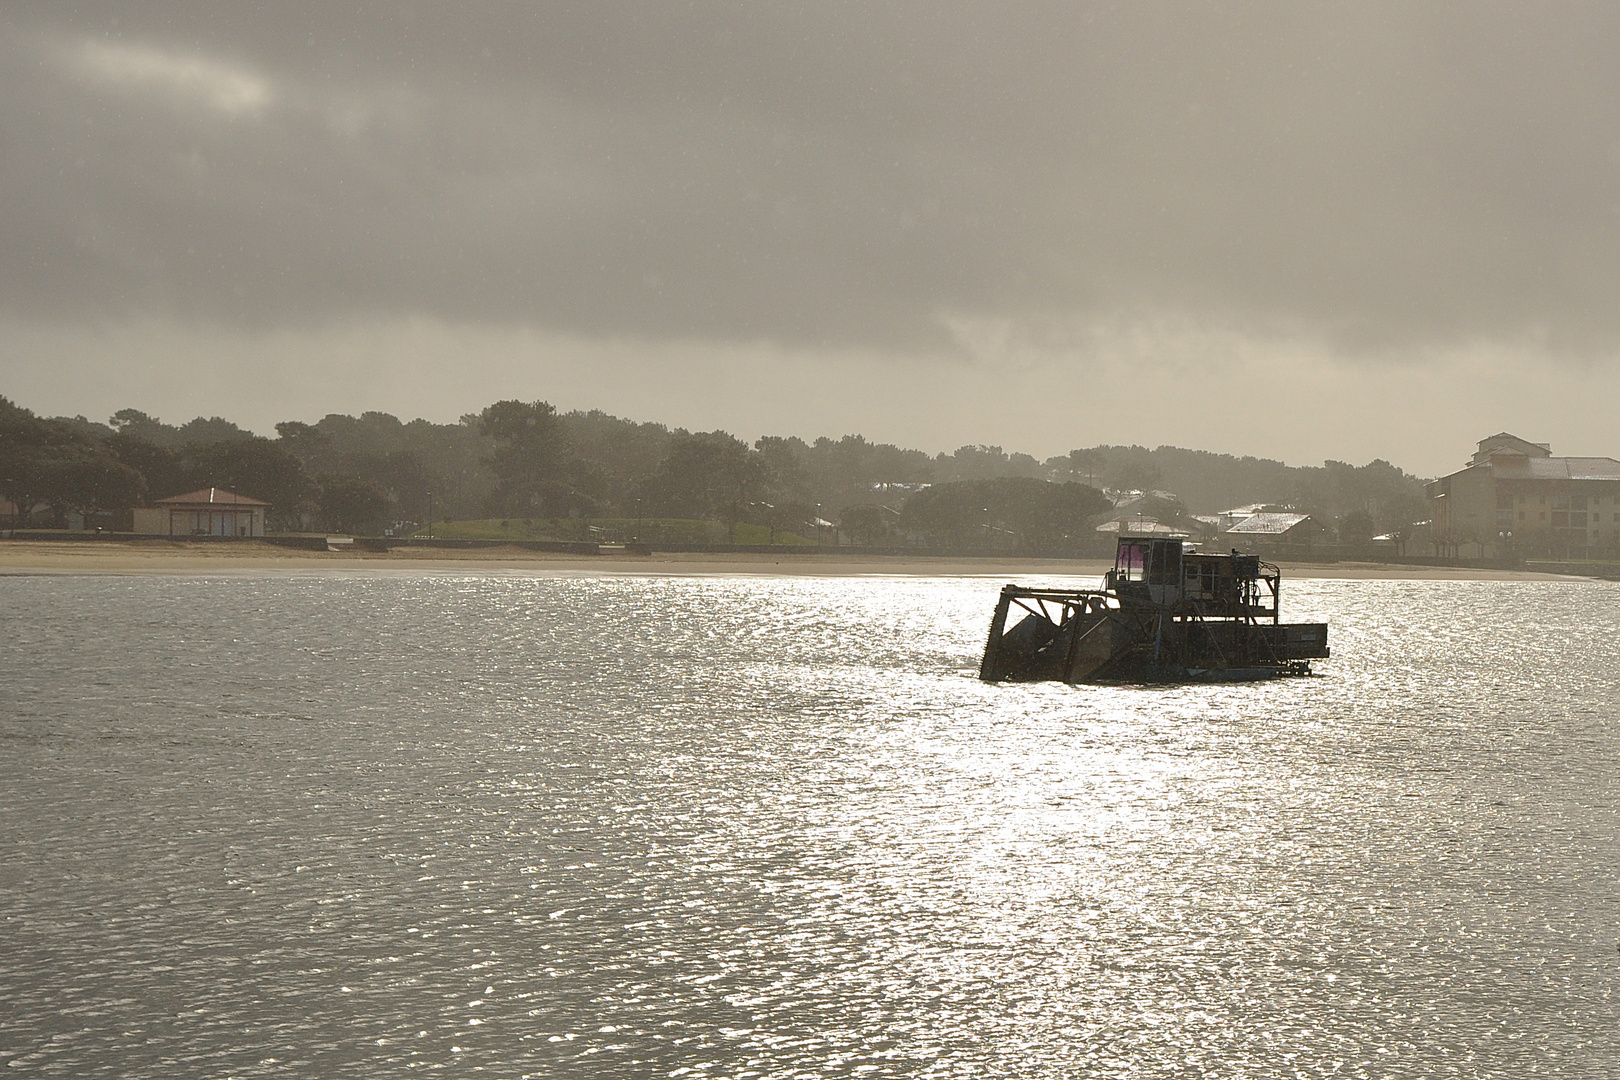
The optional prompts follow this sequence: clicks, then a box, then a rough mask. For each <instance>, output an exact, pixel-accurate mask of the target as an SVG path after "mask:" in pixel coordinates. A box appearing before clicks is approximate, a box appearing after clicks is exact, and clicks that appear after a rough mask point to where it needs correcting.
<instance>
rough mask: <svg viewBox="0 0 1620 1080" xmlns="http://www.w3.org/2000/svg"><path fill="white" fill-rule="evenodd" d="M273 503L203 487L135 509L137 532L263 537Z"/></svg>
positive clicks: (172, 534) (162, 534)
mask: <svg viewBox="0 0 1620 1080" xmlns="http://www.w3.org/2000/svg"><path fill="white" fill-rule="evenodd" d="M269 508H270V504H269V503H267V502H264V501H263V500H261V499H255V498H252V497H250V496H247V495H238V494H237V493H236V492H234V491H226V490H225V489H224V488H203V489H202V490H201V491H188V492H186V493H185V494H184V495H171V496H170V497H169V498H167V499H158V500H157V502H156V504H155V505H153V506H142V507H137V508H136V509H135V531H136V532H138V533H146V534H148V535H157V536H263V535H264V512H265V511H266V510H268V509H269Z"/></svg>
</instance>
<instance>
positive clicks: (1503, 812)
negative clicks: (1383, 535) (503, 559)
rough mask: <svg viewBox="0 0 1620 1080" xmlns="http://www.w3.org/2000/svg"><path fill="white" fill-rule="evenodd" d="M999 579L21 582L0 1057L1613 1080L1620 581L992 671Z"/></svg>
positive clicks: (7, 710) (266, 1068) (628, 1070)
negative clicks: (1222, 658)
mask: <svg viewBox="0 0 1620 1080" xmlns="http://www.w3.org/2000/svg"><path fill="white" fill-rule="evenodd" d="M999 584H1000V583H999V582H994V581H985V580H973V579H940V580H903V579H761V578H708V579H697V578H687V579H677V578H668V579H612V580H529V579H523V578H517V577H499V576H467V577H457V576H417V577H406V576H402V577H383V578H376V577H363V576H355V577H320V578H316V577H310V578H248V579H241V578H237V579H224V578H217V579H206V578H199V579H186V580H182V579H164V578H74V577H60V578H0V611H3V612H4V613H5V614H4V619H5V625H6V633H5V635H4V637H5V640H4V642H3V644H0V695H3V701H0V714H3V719H0V737H3V741H0V746H3V748H4V754H3V755H0V822H3V832H0V837H3V841H0V842H3V849H0V856H3V862H0V1055H4V1060H5V1061H6V1063H7V1064H8V1065H10V1066H12V1067H14V1068H17V1069H19V1070H20V1071H22V1072H24V1073H27V1072H34V1073H38V1074H42V1075H62V1076H87V1075H97V1074H102V1075H114V1076H177V1075H180V1076H240V1077H249V1076H265V1075H277V1074H283V1075H301V1076H317V1075H318V1076H375V1075H384V1074H387V1073H389V1072H393V1071H397V1070H398V1069H400V1068H402V1067H419V1068H446V1069H449V1070H450V1071H452V1072H457V1073H460V1072H469V1071H472V1070H473V1069H475V1068H480V1067H481V1068H485V1069H487V1070H488V1071H489V1072H491V1073H493V1074H495V1075H502V1076H515V1075H524V1074H533V1075H566V1076H582V1077H593V1076H601V1077H618V1076H667V1075H682V1076H704V1075H707V1076H749V1075H753V1076H764V1077H788V1076H823V1075H846V1074H849V1075H863V1076H867V1075H869V1076H983V1075H1001V1076H1031V1077H1034V1076H1041V1077H1047V1076H1060V1075H1071V1076H1078V1075H1087V1076H1155V1077H1156V1076H1167V1075H1169V1076H1174V1075H1184V1076H1202V1075H1209V1076H1250V1077H1285V1076H1286V1077H1295V1076H1325V1075H1333V1076H1346V1077H1363V1076H1365V1077H1375V1076H1376V1077H1382V1076H1444V1075H1457V1076H1469V1077H1472V1076H1503V1077H1510V1076H1512V1077H1517V1076H1526V1075H1535V1074H1540V1075H1553V1076H1576V1077H1605V1078H1607V1077H1612V1076H1613V1075H1615V1073H1614V1071H1613V1070H1614V1063H1615V1062H1616V1061H1620V1005H1617V1003H1616V1001H1615V999H1614V984H1615V976H1616V968H1617V964H1616V961H1617V960H1620V956H1617V954H1616V939H1617V937H1620V931H1617V930H1616V927H1617V926H1620V909H1617V908H1620V904H1617V888H1616V886H1617V885H1620V857H1617V848H1616V841H1615V837H1616V835H1617V825H1620V822H1617V820H1616V817H1617V812H1616V799H1615V792H1616V785H1615V780H1614V776H1615V762H1616V760H1617V754H1616V751H1617V750H1620V732H1617V727H1616V717H1617V715H1620V708H1617V706H1620V670H1617V669H1620V664H1617V663H1616V660H1617V656H1616V644H1615V642H1616V632H1617V630H1620V615H1617V614H1616V612H1617V610H1620V607H1617V603H1616V602H1617V600H1620V589H1617V588H1616V587H1615V586H1613V585H1598V584H1586V583H1528V582H1514V583H1495V582H1491V583H1474V582H1375V583H1366V582H1301V583H1296V582H1289V583H1287V585H1286V588H1285V594H1284V605H1285V611H1286V612H1287V614H1288V616H1289V617H1290V618H1294V619H1301V620H1303V619H1318V618H1326V619H1328V620H1329V621H1331V622H1332V624H1333V630H1332V635H1333V646H1334V650H1335V659H1334V660H1332V661H1329V662H1327V663H1325V664H1323V665H1321V667H1320V670H1321V673H1322V674H1321V677H1318V678H1312V679H1302V680H1289V681H1283V682H1278V683H1274V684H1261V685H1244V686H1200V687H1190V688H1168V689H1167V688H1151V689H1143V688H1068V687H1062V686H1055V685H1004V686H985V685H983V684H981V683H979V682H978V681H977V680H976V679H975V678H974V672H975V669H976V664H977V659H978V653H979V650H980V648H981V646H982V644H983V640H984V635H985V631H986V628H987V626H988V619H989V615H990V609H991V605H992V603H993V599H994V596H995V594H996V591H997V590H998V588H999Z"/></svg>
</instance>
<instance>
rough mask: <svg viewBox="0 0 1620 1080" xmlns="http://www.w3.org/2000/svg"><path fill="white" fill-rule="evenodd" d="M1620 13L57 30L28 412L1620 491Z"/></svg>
mask: <svg viewBox="0 0 1620 1080" xmlns="http://www.w3.org/2000/svg"><path fill="white" fill-rule="evenodd" d="M1617 46H1620V12H1616V11H1615V10H1613V9H1612V8H1609V7H1606V6H1602V5H1596V4H1589V5H1572V6H1566V7H1560V8H1559V9H1557V10H1556V11H1555V12H1552V13H1548V12H1546V11H1542V10H1537V9H1526V8H1522V7H1518V6H1514V5H1508V4H1485V5H1482V4H1467V5H1462V4H1455V5H1446V4H1436V5H1427V6H1424V7H1421V8H1411V7H1405V6H1401V5H1395V4H1369V5H1359V6H1356V7H1354V8H1328V9H1311V8H1300V7H1297V6H1294V5H1286V4H1275V5H1258V6H1249V7H1245V8H1242V9H1238V10H1234V9H1230V8H1223V7H1219V6H1213V5H1211V6H1187V5H1156V4H1143V5H1133V6H1131V7H1129V8H1126V9H1122V10H1120V9H1112V8H1108V7H1104V6H1101V5H1095V6H1091V5H1083V6H1077V7H1070V8H1062V9H1050V8H1043V7H1037V6H1004V5H998V6H997V7H995V8H993V9H991V8H983V7H977V6H973V5H967V4H930V5H927V6H926V7H924V6H920V5H895V6H889V7H884V8H880V9H873V8H870V7H867V6H862V5H835V4H828V5H817V6H813V7H810V8H800V7H793V6H787V5H757V4H751V5H730V4H713V5H700V6H696V7H692V8H688V9H683V10H680V11H677V10H676V9H673V8H669V9H666V8H649V9H613V8H606V9H604V8H599V7H596V6H591V5H579V6H569V5H554V6H548V7H547V8H545V9H544V10H543V11H532V10H529V9H526V8H524V7H522V6H519V5H507V4H483V5H475V6H470V7H458V8H456V9H448V8H438V7H434V6H422V7H420V8H417V7H414V6H412V5H409V4H405V5H394V6H387V7H357V8H353V9H342V10H338V9H332V8H330V7H328V6H324V5H284V6H278V7H276V8H275V9H273V10H269V9H252V8H239V7H224V8H221V7H217V6H212V5H204V4H151V5H142V6H141V7H139V8H128V7H123V6H117V5H104V6H97V5H90V6H82V5H75V6H71V7H70V6H67V5H40V6H30V7H27V8H22V9H13V10H10V11H8V12H7V13H6V14H5V15H4V16H3V17H0V91H3V94H0V137H3V138H4V140H5V142H4V145H5V147H6V153H5V154H4V155H0V178H3V183H4V190H5V191H6V192H7V194H8V198H7V199H6V200H5V201H4V203H0V230H3V235H4V236H5V239H6V255H5V256H4V257H3V258H0V393H4V394H6V395H7V396H9V397H12V398H13V399H14V400H16V401H18V402H19V403H20V404H22V405H25V406H27V407H29V408H32V409H34V410H36V411H38V412H42V413H68V414H77V413H83V414H84V415H86V416H90V417H92V418H96V419H103V418H105V416H107V415H109V414H110V413H111V412H112V411H114V410H116V409H119V408H124V407H134V408H138V409H141V410H143V411H145V412H148V413H151V414H153V415H157V416H161V417H164V418H165V419H167V420H169V421H171V422H183V421H184V420H185V419H189V418H190V417H192V416H197V415H204V416H209V415H220V416H224V417H226V418H228V419H232V420H234V421H235V422H237V423H239V424H241V425H242V426H244V427H247V428H249V429H252V430H255V431H260V432H265V431H268V430H270V429H271V427H272V425H273V424H274V423H275V422H276V421H278V420H283V419H294V418H301V419H315V418H318V417H319V416H321V415H324V414H326V413H328V412H339V413H350V414H357V413H360V412H363V411H366V410H378V411H383V412H390V413H393V414H395V415H398V416H400V417H401V418H402V419H410V418H412V417H416V416H422V417H424V418H426V419H429V420H433V421H435V422H440V423H445V422H451V421H454V420H455V418H456V417H458V416H459V415H461V414H463V413H466V412H471V411H476V410H477V409H478V408H481V407H482V406H483V405H485V404H488V403H489V402H491V401H495V400H498V399H502V398H520V399H525V400H532V399H545V400H547V401H550V402H552V403H553V404H554V405H556V406H557V407H558V408H559V409H561V410H565V411H566V410H573V409H580V410H591V409H600V410H602V411H604V412H608V413H612V414H615V415H619V416H626V417H633V418H636V419H644V420H655V421H657V422H660V423H665V424H669V425H671V426H680V427H685V428H688V429H691V430H707V429H713V428H722V429H725V430H728V431H732V432H734V433H737V434H739V435H744V436H746V437H749V438H753V437H754V436H756V435H759V434H800V435H803V436H805V437H813V436H814V435H817V434H828V435H833V436H835V437H836V436H837V435H838V434H843V433H859V434H862V435H864V436H866V437H867V438H869V439H872V440H874V441H880V442H891V443H896V444H899V445H902V446H912V447H918V448H922V449H927V450H929V451H930V452H937V451H940V450H944V451H949V450H950V449H953V448H954V447H956V446H959V445H963V444H968V443H984V444H1000V445H1002V446H1004V447H1006V448H1008V449H1009V450H1011V449H1017V450H1019V451H1022V452H1026V453H1030V454H1033V455H1035V456H1036V457H1040V458H1044V457H1048V456H1052V455H1054V454H1060V453H1063V452H1066V451H1067V450H1068V449H1071V448H1073V447H1077V446H1091V445H1096V444H1100V443H1112V444H1122V443H1138V444H1142V445H1147V446H1155V445H1161V444H1164V445H1174V446H1182V447H1188V448H1194V449H1204V450H1210V451H1214V452H1218V453H1230V454H1237V455H1253V456H1256V457H1265V458H1273V459H1277V460H1282V461H1286V462H1289V463H1290V464H1314V463H1319V462H1321V461H1323V460H1326V459H1335V460H1343V461H1350V462H1358V463H1359V462H1365V461H1368V460H1371V459H1372V458H1384V459H1387V460H1390V461H1392V462H1394V463H1395V464H1397V465H1400V466H1401V467H1402V468H1404V469H1408V470H1410V471H1412V472H1416V473H1420V474H1424V475H1437V474H1441V473H1444V472H1449V471H1452V470H1454V469H1455V468H1457V467H1459V466H1460V465H1461V463H1462V462H1463V461H1465V460H1466V459H1467V456H1468V454H1469V452H1470V451H1471V450H1472V448H1473V444H1474V443H1475V442H1476V441H1477V440H1478V439H1480V438H1482V437H1484V436H1486V435H1489V434H1491V433H1493V432H1496V431H1501V430H1508V431H1512V432H1515V433H1517V434H1519V435H1522V436H1524V437H1525V438H1529V439H1533V440H1536V441H1546V442H1551V443H1552V444H1553V446H1554V450H1555V452H1557V453H1567V454H1598V455H1614V454H1617V453H1620V438H1616V435H1615V432H1616V425H1615V423H1614V420H1613V417H1612V415H1611V412H1612V406H1605V405H1604V404H1603V402H1605V401H1609V402H1612V401H1614V400H1620V362H1617V359H1616V356H1617V351H1620V350H1617V347H1620V309H1617V308H1615V306H1614V305H1613V304H1612V303H1611V302H1610V297H1611V296H1612V295H1613V294H1614V291H1615V289H1614V285H1615V283H1616V282H1620V244H1616V243H1615V242H1614V239H1615V237H1614V234H1615V232H1616V229H1617V228H1620V202H1617V201H1616V200H1615V197H1614V195H1613V194H1612V189H1613V187H1614V180H1615V177H1616V173H1617V171H1620V136H1616V135H1615V134H1614V133H1613V131H1612V123H1611V122H1610V117H1612V116H1613V115H1615V114H1616V110H1617V108H1620V72H1617V71H1616V70H1615V69H1614V67H1613V65H1612V64H1611V63H1610V62H1609V58H1610V57H1612V55H1613V54H1614V52H1615V49H1616V47H1617Z"/></svg>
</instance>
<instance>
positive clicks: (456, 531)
mask: <svg viewBox="0 0 1620 1080" xmlns="http://www.w3.org/2000/svg"><path fill="white" fill-rule="evenodd" d="M415 535H416V536H419V537H426V536H427V530H426V529H420V530H418V531H417V532H416V534H415ZM433 535H434V537H436V538H438V539H443V540H594V541H597V542H599V543H604V544H612V543H623V542H624V541H627V540H641V541H643V542H645V543H649V544H770V543H775V544H778V545H783V546H798V545H806V544H810V545H813V544H814V543H815V541H814V540H808V539H806V538H805V537H803V536H800V535H798V534H797V533H790V532H783V531H782V530H781V529H778V530H776V534H775V536H774V538H773V537H772V534H771V530H770V529H769V528H767V527H766V526H764V525H750V524H747V523H744V522H738V523H737V525H736V527H735V530H733V529H732V528H729V527H728V526H727V525H726V523H725V522H723V521H695V520H692V519H690V518H642V519H639V520H638V519H636V518H481V519H476V520H467V521H436V522H434V523H433Z"/></svg>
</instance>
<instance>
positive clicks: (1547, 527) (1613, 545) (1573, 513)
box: [1428, 431, 1620, 558]
mask: <svg viewBox="0 0 1620 1080" xmlns="http://www.w3.org/2000/svg"><path fill="white" fill-rule="evenodd" d="M1428 494H1429V505H1430V508H1431V509H1432V511H1433V515H1432V516H1433V520H1434V524H1433V529H1434V536H1435V539H1436V540H1437V541H1438V542H1439V543H1441V544H1443V545H1446V546H1449V547H1451V548H1452V549H1453V550H1457V549H1460V548H1461V547H1462V546H1463V545H1465V544H1466V545H1470V546H1472V545H1476V544H1477V545H1479V548H1480V551H1481V552H1482V553H1483V554H1485V555H1488V556H1509V555H1514V554H1518V555H1551V556H1558V557H1564V558H1591V557H1615V556H1617V555H1620V461H1616V460H1615V459H1614V458H1609V457H1554V456H1553V453H1552V447H1551V446H1549V445H1548V444H1547V443H1533V442H1527V441H1526V440H1524V439H1521V438H1519V437H1518V436H1517V435H1509V434H1508V433H1507V432H1505V431H1504V432H1502V433H1500V434H1497V435H1492V436H1491V437H1490V438H1488V439H1481V440H1480V442H1479V450H1478V451H1477V452H1475V454H1474V457H1473V460H1471V461H1470V462H1469V463H1468V465H1467V467H1466V468H1464V469H1462V470H1460V471H1458V472H1454V473H1452V474H1451V475H1450V476H1442V477H1441V478H1440V479H1438V480H1435V481H1432V482H1431V483H1430V484H1429V486H1428Z"/></svg>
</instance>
